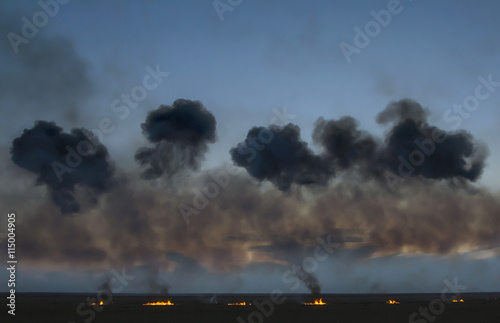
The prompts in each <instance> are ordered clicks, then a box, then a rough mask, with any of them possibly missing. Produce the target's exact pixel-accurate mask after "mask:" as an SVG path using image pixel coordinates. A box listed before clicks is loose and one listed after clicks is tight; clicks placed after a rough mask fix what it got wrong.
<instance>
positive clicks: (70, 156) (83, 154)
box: [10, 121, 114, 213]
mask: <svg viewBox="0 0 500 323" xmlns="http://www.w3.org/2000/svg"><path fill="white" fill-rule="evenodd" d="M10 153H11V159H12V161H13V162H14V163H15V164H16V165H17V166H19V167H21V168H24V169H26V170H28V171H30V172H32V173H34V174H35V175H36V176H37V185H42V184H45V185H47V187H48V188H49V190H50V192H51V195H52V201H53V202H54V203H55V204H56V205H57V206H59V208H60V209H61V211H62V212H63V213H75V212H78V211H79V210H80V204H79V203H78V201H77V200H76V197H75V187H76V186H77V185H79V186H82V187H84V188H87V189H88V190H89V191H90V192H92V193H94V194H98V193H101V192H103V191H105V190H107V189H108V188H109V187H110V186H112V184H111V183H112V182H111V181H110V180H111V178H112V176H113V173H114V167H113V166H112V165H111V164H110V162H109V155H108V151H107V149H106V147H104V145H102V144H101V143H100V142H99V141H98V140H97V138H95V136H94V135H93V134H92V133H91V132H90V131H88V130H86V129H84V128H80V129H73V130H71V133H65V132H63V129H62V128H60V127H58V126H57V125H56V124H55V123H54V122H46V121H37V122H35V125H34V127H33V128H32V129H25V130H24V133H23V134H22V135H21V136H20V137H19V138H16V139H14V141H13V142H12V147H11V151H10Z"/></svg>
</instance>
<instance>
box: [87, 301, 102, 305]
mask: <svg viewBox="0 0 500 323" xmlns="http://www.w3.org/2000/svg"><path fill="white" fill-rule="evenodd" d="M90 305H97V304H96V303H92V304H90ZM99 305H104V302H103V301H100V302H99Z"/></svg>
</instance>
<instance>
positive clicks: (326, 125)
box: [313, 117, 377, 169]
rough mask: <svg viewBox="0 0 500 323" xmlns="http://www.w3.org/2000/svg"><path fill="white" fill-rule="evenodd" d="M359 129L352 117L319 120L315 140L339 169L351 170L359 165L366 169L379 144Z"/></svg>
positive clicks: (314, 135) (314, 134)
mask: <svg viewBox="0 0 500 323" xmlns="http://www.w3.org/2000/svg"><path fill="white" fill-rule="evenodd" d="M357 127H358V122H357V121H356V120H355V119H354V118H351V117H342V118H340V119H339V120H329V121H326V120H325V119H323V118H319V119H318V121H316V125H315V130H314V133H313V140H314V142H316V143H318V144H320V145H322V146H323V147H324V149H325V151H326V153H327V158H328V159H329V160H330V162H332V163H334V164H335V165H336V166H337V167H338V168H340V169H349V168H351V167H353V166H354V165H356V164H357V163H363V165H364V166H365V167H366V163H367V162H368V161H370V160H371V158H373V156H374V155H375V153H376V149H377V143H376V142H375V140H374V139H373V138H372V136H371V135H369V134H368V133H366V132H364V131H361V130H358V129H357Z"/></svg>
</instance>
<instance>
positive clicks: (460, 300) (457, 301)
mask: <svg viewBox="0 0 500 323" xmlns="http://www.w3.org/2000/svg"><path fill="white" fill-rule="evenodd" d="M463 302H464V300H463V299H454V300H453V303H463Z"/></svg>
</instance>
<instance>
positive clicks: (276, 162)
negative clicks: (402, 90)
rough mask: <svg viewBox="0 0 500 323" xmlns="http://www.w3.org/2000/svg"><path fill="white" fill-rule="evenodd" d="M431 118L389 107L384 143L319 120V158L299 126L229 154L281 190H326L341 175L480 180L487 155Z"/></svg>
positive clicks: (401, 105) (256, 133)
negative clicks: (315, 187)
mask: <svg viewBox="0 0 500 323" xmlns="http://www.w3.org/2000/svg"><path fill="white" fill-rule="evenodd" d="M427 115H428V111H427V110H426V109H423V108H422V107H421V106H420V104H418V103H417V102H415V101H412V100H409V99H404V100H401V101H398V102H392V103H390V104H389V105H388V106H387V107H386V109H385V110H384V111H382V112H381V113H380V114H379V115H378V117H377V122H378V123H380V124H386V123H391V124H392V125H393V127H392V129H391V130H390V131H389V132H388V133H387V135H386V138H385V139H384V140H377V139H375V138H374V137H373V136H372V135H370V134H369V133H367V132H366V131H362V130H359V129H358V122H357V121H356V120H355V119H353V118H352V117H342V118H340V119H339V120H325V119H324V118H319V119H318V121H317V122H316V124H315V130H314V132H313V141H314V142H315V143H316V144H318V145H319V146H321V147H322V148H323V152H322V153H321V154H319V155H317V154H314V153H313V152H312V151H311V150H310V149H309V148H308V147H307V144H306V143H305V142H303V141H302V140H301V139H300V129H299V127H298V126H295V125H291V124H289V125H287V126H286V127H277V126H274V125H272V126H270V127H269V128H263V127H255V128H253V129H251V130H250V131H249V132H248V135H247V138H246V139H245V141H244V142H242V143H240V144H238V145H237V146H236V147H233V148H232V149H231V151H230V154H231V157H232V159H233V161H234V163H235V164H236V165H238V166H241V167H244V168H245V169H246V170H247V171H248V173H249V174H250V175H251V176H253V177H254V178H256V179H258V180H259V181H262V180H269V181H271V182H272V183H273V184H275V185H276V187H278V188H279V189H281V190H286V189H288V188H289V187H290V185H291V184H292V183H296V184H299V185H306V184H326V183H327V182H328V180H329V179H330V177H331V175H333V174H334V173H335V174H338V173H341V172H351V173H354V172H355V173H358V175H360V176H361V177H366V178H376V179H378V180H380V181H385V180H387V174H388V173H390V174H392V176H393V177H392V178H394V176H397V177H399V178H400V179H401V178H406V177H416V176H422V177H424V178H430V179H452V178H459V179H462V180H463V179H465V180H470V181H475V180H476V179H478V178H479V176H480V175H481V173H482V171H483V168H484V166H485V158H486V156H487V149H486V148H485V147H484V146H483V145H482V144H480V143H478V142H477V141H475V140H474V138H473V136H472V135H471V134H469V133H466V132H465V131H460V132H446V131H444V130H441V129H439V128H437V127H434V126H431V125H429V124H428V123H427Z"/></svg>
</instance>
